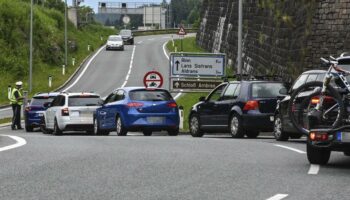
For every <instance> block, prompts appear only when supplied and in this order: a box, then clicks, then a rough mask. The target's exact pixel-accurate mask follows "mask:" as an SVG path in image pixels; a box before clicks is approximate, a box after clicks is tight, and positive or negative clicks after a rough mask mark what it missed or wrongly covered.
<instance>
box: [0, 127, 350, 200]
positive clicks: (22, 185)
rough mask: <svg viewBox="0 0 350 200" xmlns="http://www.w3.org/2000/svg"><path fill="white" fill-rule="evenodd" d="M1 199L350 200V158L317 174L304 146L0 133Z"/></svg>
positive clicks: (335, 159)
mask: <svg viewBox="0 0 350 200" xmlns="http://www.w3.org/2000/svg"><path fill="white" fill-rule="evenodd" d="M4 134H11V135H17V136H20V137H22V138H24V139H25V140H26V141H27V144H26V145H24V146H22V147H19V148H16V149H12V150H8V151H3V152H0V163H1V169H0V180H1V184H0V191H1V192H0V199H2V200H6V199H25V200H29V199H47V200H49V199H91V200H95V199H130V200H134V199H150V200H154V199H208V200H212V199H249V200H250V199H268V198H270V197H273V196H275V195H277V194H285V195H288V196H287V197H286V198H285V199H297V200H300V199H308V200H312V199H315V200H316V199H317V200H320V199H337V200H338V199H349V198H350V187H349V186H348V185H349V183H350V177H349V173H350V159H349V158H348V157H344V156H343V155H342V154H340V153H333V154H332V157H331V160H330V164H329V165H327V166H325V167H323V166H322V167H321V168H320V170H319V172H318V174H317V175H309V174H308V171H309V168H310V165H309V164H308V162H307V160H306V156H305V154H301V153H297V152H294V151H291V150H288V149H284V148H281V147H278V146H275V145H276V144H281V145H285V146H288V147H293V148H295V149H299V150H301V151H305V143H304V142H303V140H293V141H292V142H275V141H274V140H273V139H271V137H260V138H259V139H232V138H230V137H229V136H228V135H211V136H205V137H204V138H192V137H191V136H188V135H181V136H178V137H169V136H162V135H158V136H152V137H144V136H142V135H137V134H136V135H135V134H134V135H132V136H127V137H118V136H116V135H115V133H112V135H110V136H89V135H81V134H79V133H74V134H68V135H64V136H58V137H57V136H51V135H43V134H41V133H40V132H35V133H30V134H27V133H24V132H22V131H16V132H11V131H9V130H8V128H5V129H1V130H0V135H1V136H0V146H6V145H9V144H12V143H14V140H12V139H11V138H8V137H6V136H3V135H4Z"/></svg>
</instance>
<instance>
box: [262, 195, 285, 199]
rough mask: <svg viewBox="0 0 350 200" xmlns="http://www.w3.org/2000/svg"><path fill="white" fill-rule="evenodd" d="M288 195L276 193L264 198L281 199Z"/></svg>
mask: <svg viewBox="0 0 350 200" xmlns="http://www.w3.org/2000/svg"><path fill="white" fill-rule="evenodd" d="M287 196H288V194H276V195H275V196H273V197H270V198H268V199H266V200H281V199H284V198H286V197H287Z"/></svg>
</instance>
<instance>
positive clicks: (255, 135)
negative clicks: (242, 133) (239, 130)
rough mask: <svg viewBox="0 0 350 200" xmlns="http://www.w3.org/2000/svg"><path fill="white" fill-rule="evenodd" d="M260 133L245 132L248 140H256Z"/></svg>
mask: <svg viewBox="0 0 350 200" xmlns="http://www.w3.org/2000/svg"><path fill="white" fill-rule="evenodd" d="M259 134H260V132H259V131H247V132H246V136H247V137H248V138H251V139H254V138H257V137H258V136H259Z"/></svg>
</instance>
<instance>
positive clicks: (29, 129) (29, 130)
mask: <svg viewBox="0 0 350 200" xmlns="http://www.w3.org/2000/svg"><path fill="white" fill-rule="evenodd" d="M25 129H26V132H33V127H32V126H25Z"/></svg>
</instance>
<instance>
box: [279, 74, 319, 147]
mask: <svg viewBox="0 0 350 200" xmlns="http://www.w3.org/2000/svg"><path fill="white" fill-rule="evenodd" d="M325 74H326V71H324V70H310V71H306V72H304V73H302V74H301V75H300V76H299V77H298V78H297V79H296V81H295V82H294V84H293V86H292V88H291V89H290V90H289V92H288V94H285V95H286V96H285V97H284V98H283V99H282V98H281V100H279V101H278V103H277V107H276V112H275V122H274V130H273V135H274V136H275V138H276V140H277V141H287V140H288V139H289V138H292V139H299V138H300V137H301V136H303V135H302V134H301V133H300V132H298V131H297V130H296V128H294V126H293V124H292V122H291V120H290V119H289V116H288V110H287V108H288V103H289V99H290V95H289V94H292V93H293V91H294V90H295V89H297V88H298V87H300V86H301V85H303V84H305V83H308V82H312V81H323V78H324V76H325Z"/></svg>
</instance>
